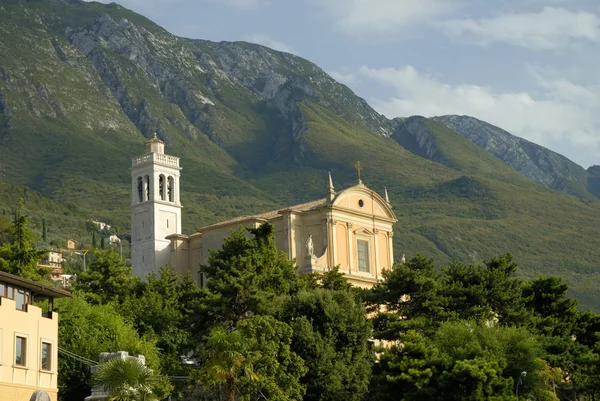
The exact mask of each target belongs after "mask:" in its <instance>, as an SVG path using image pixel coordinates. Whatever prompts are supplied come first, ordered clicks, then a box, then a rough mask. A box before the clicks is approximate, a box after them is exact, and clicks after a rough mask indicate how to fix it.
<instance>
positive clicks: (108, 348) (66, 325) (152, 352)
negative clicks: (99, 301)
mask: <svg viewBox="0 0 600 401" xmlns="http://www.w3.org/2000/svg"><path fill="white" fill-rule="evenodd" d="M55 310H56V311H57V312H58V313H59V315H60V324H59V333H58V338H59V346H60V347H61V348H64V349H65V350H67V351H70V352H73V353H75V354H77V355H80V356H82V357H84V358H87V359H91V360H93V361H96V360H98V356H99V355H100V353H101V352H116V351H128V352H129V353H130V354H132V355H138V354H141V355H144V356H145V358H146V361H147V364H148V367H149V368H151V369H155V370H156V371H157V373H158V371H159V360H160V355H159V350H158V348H157V347H156V343H155V341H153V340H151V339H147V338H143V337H141V336H140V335H139V334H138V333H137V331H136V330H135V328H134V327H133V326H132V325H130V324H128V323H127V322H126V321H125V319H124V318H123V317H122V316H121V315H120V314H119V313H118V311H117V310H116V309H115V307H113V306H112V305H93V304H89V303H87V302H86V301H85V300H84V299H83V298H82V297H79V296H77V294H76V295H75V296H74V297H73V298H66V299H59V300H57V301H56V305H55ZM58 371H59V378H58V386H59V393H60V399H61V400H63V401H79V400H82V399H83V398H85V397H87V396H88V395H89V394H90V391H91V386H90V384H91V373H90V371H89V366H86V365H84V364H82V363H81V362H79V361H77V360H75V359H72V358H70V357H68V356H65V355H62V354H61V357H60V358H59V366H58Z"/></svg>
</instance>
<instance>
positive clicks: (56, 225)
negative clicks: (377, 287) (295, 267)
mask: <svg viewBox="0 0 600 401" xmlns="http://www.w3.org/2000/svg"><path fill="white" fill-rule="evenodd" d="M0 20H1V21H2V24H0V170H1V171H2V174H0V178H1V179H2V180H3V181H4V182H3V183H2V186H0V207H2V208H4V209H5V210H9V209H10V208H12V207H14V203H15V199H16V198H17V195H20V194H21V193H24V194H25V198H26V208H28V212H29V213H31V214H32V216H33V217H34V222H35V223H36V227H37V228H38V229H39V221H40V219H42V218H46V219H49V220H50V216H48V214H49V213H50V212H49V211H48V210H53V211H54V212H52V213H51V214H52V219H51V221H50V223H51V224H50V227H49V232H50V233H53V234H52V235H55V238H60V239H62V238H67V237H75V239H78V240H79V241H80V243H87V244H89V243H90V241H91V238H90V234H89V233H86V232H85V230H83V229H82V228H83V227H85V219H87V218H92V217H93V218H95V219H97V220H100V221H104V222H106V223H109V224H111V225H112V226H118V227H120V228H121V232H122V233H123V234H124V235H125V236H127V231H128V230H129V204H130V199H131V194H130V190H131V178H130V176H129V167H130V164H131V158H132V157H133V156H137V155H140V154H141V153H143V141H144V140H145V138H148V137H151V136H152V135H153V134H154V133H155V132H156V133H157V134H158V136H159V137H160V138H161V139H162V140H164V141H165V142H166V143H167V152H168V153H169V154H172V155H176V156H179V157H181V165H182V167H183V171H182V179H181V182H182V194H181V198H182V203H183V205H184V216H183V224H184V232H186V233H189V232H192V231H193V230H194V229H195V228H196V227H198V226H201V225H206V224H210V223H214V222H218V221H220V220H224V219H227V218H230V217H233V216H238V215H244V214H251V213H258V212H261V211H265V210H271V209H274V208H276V207H281V206H285V205H289V204H294V203H301V202H303V201H309V200H314V199H318V198H320V197H322V196H323V195H324V194H325V191H326V185H327V171H331V172H332V175H333V179H334V184H335V187H336V189H341V188H344V187H347V186H350V185H354V183H355V182H356V172H355V171H354V169H353V167H352V166H353V165H354V163H355V162H356V160H360V161H361V164H362V165H363V166H364V172H363V175H362V178H363V181H364V182H365V184H366V185H368V186H369V187H370V188H372V189H374V190H377V191H379V192H383V189H384V187H387V188H388V192H389V195H390V200H391V202H392V205H393V207H394V210H395V212H396V214H397V216H398V219H399V222H398V224H397V225H396V227H395V231H396V235H395V236H394V241H395V250H396V254H397V256H398V257H399V256H400V255H401V254H402V253H406V254H407V256H409V257H410V256H412V255H414V254H416V253H418V252H420V253H423V254H426V255H428V256H431V257H434V258H435V259H436V261H437V262H439V263H445V262H447V261H449V260H450V259H451V258H457V259H460V260H464V261H469V262H479V261H481V260H483V259H484V258H489V257H492V256H494V255H497V254H499V253H504V252H509V251H510V252H512V253H513V254H514V255H515V257H516V259H517V261H519V263H520V266H521V269H520V271H519V274H521V275H522V276H525V277H535V276H537V275H538V274H542V273H543V274H552V275H559V276H561V277H563V278H564V279H565V280H566V281H567V282H568V283H569V284H570V285H571V289H572V293H573V295H575V296H577V297H578V298H579V299H580V300H581V304H582V307H584V308H587V307H593V308H595V309H596V310H600V301H598V299H600V298H599V297H598V295H600V266H599V265H598V260H600V249H599V248H598V247H597V245H596V242H597V241H596V238H598V237H599V235H600V224H598V223H599V220H600V202H598V201H597V200H595V199H578V198H576V197H573V196H570V195H568V194H565V193H562V192H560V191H556V190H554V189H551V188H548V187H546V186H544V185H540V184H538V183H536V182H534V181H533V180H531V179H529V178H527V177H526V176H525V175H523V174H521V173H520V172H518V171H517V170H515V168H513V167H511V166H510V165H509V164H507V163H505V162H503V161H502V160H500V159H499V158H498V157H496V156H495V155H494V154H492V153H490V152H488V151H486V150H485V149H483V148H481V147H480V146H477V145H476V144H473V143H472V142H471V141H470V140H468V139H467V138H465V137H464V136H463V135H461V134H460V133H459V132H457V130H455V129H453V128H452V127H449V126H448V124H446V123H445V122H443V121H439V120H435V119H426V118H422V117H411V118H407V119H394V120H388V119H386V118H385V117H384V116H382V115H380V114H378V113H377V112H376V111H375V110H373V109H372V108H371V107H370V106H369V105H368V104H367V102H365V101H364V100H363V99H361V98H359V97H357V96H356V95H355V94H354V93H353V92H352V91H351V90H350V89H349V88H348V87H346V86H344V85H341V84H339V83H337V82H336V81H335V80H333V79H332V78H331V77H330V76H328V75H327V74H326V73H325V72H324V71H323V70H322V69H320V68H319V67H318V66H316V65H315V64H313V63H311V62H309V61H307V60H305V59H302V58H300V57H297V56H294V55H291V54H288V53H282V52H278V51H275V50H272V49H268V48H266V47H263V46H259V45H254V44H250V43H246V42H233V43H232V42H219V43H215V42H210V41H205V40H192V39H186V38H180V37H176V36H174V35H171V34H170V33H168V32H167V31H165V30H164V29H162V28H161V27H159V26H157V25H156V24H154V23H153V22H151V21H149V20H148V19H146V18H144V17H142V16H140V15H138V14H135V13H133V12H131V11H130V10H127V9H125V8H123V7H121V6H119V5H117V4H114V3H112V4H108V5H105V4H100V3H88V2H83V1H78V0H30V1H27V2H24V1H16V0H4V1H2V2H1V3H0ZM587 174H588V175H589V176H590V177H592V178H593V179H595V180H598V179H600V174H598V173H597V172H595V171H593V172H588V173H587ZM590 180H592V179H591V178H590ZM3 188H4V190H3ZM6 188H10V190H9V191H7V190H6ZM2 191H4V192H2ZM38 196H40V197H42V198H43V201H42V200H40V201H34V198H36V197H38ZM42 198H41V199H42ZM36 202H37V203H36ZM44 205H46V206H44Z"/></svg>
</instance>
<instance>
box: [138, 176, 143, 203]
mask: <svg viewBox="0 0 600 401" xmlns="http://www.w3.org/2000/svg"><path fill="white" fill-rule="evenodd" d="M142 181H143V180H142V177H138V199H139V201H140V202H143V201H144V183H143V182H142Z"/></svg>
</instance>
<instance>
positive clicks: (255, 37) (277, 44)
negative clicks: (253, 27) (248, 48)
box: [246, 33, 295, 54]
mask: <svg viewBox="0 0 600 401" xmlns="http://www.w3.org/2000/svg"><path fill="white" fill-rule="evenodd" d="M246 40H247V41H248V42H252V43H258V44H259V45H263V46H267V47H270V48H271V49H275V50H279V51H281V52H286V53H293V54H295V53H294V50H293V49H292V48H291V47H290V46H288V45H286V44H285V43H283V42H281V41H279V40H276V39H273V38H272V37H271V36H269V35H267V34H264V33H254V34H252V35H249V36H247V37H246Z"/></svg>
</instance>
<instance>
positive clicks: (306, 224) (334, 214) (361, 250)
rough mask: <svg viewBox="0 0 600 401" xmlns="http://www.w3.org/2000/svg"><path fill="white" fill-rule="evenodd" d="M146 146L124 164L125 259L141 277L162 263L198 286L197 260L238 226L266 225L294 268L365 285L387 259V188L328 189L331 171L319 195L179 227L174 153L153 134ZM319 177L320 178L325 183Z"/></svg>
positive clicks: (390, 221)
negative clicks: (127, 199)
mask: <svg viewBox="0 0 600 401" xmlns="http://www.w3.org/2000/svg"><path fill="white" fill-rule="evenodd" d="M145 144H146V153H145V154H144V155H142V156H138V157H135V158H133V160H132V167H131V180H132V188H131V189H132V203H131V231H132V232H131V263H132V267H133V273H134V274H135V275H137V276H140V277H146V276H147V275H148V274H149V273H150V272H152V271H156V270H158V269H159V268H160V267H162V266H164V265H166V264H168V265H169V266H170V267H171V268H173V269H174V270H175V271H177V272H179V273H185V272H187V271H190V272H191V274H192V276H193V277H195V278H196V280H197V282H198V284H199V285H201V286H202V285H204V282H205V280H206V277H204V276H203V273H202V272H201V271H200V265H201V264H206V263H207V262H208V256H209V251H210V250H211V249H218V248H220V247H221V246H222V244H223V240H224V239H225V238H226V237H227V236H228V235H230V234H231V232H232V231H234V230H236V229H237V228H238V227H240V226H242V225H243V226H246V227H258V226H259V225H260V224H262V223H263V222H267V221H268V222H270V223H271V224H273V226H274V231H275V239H276V244H277V248H278V249H279V250H280V251H283V252H285V253H286V254H287V255H288V257H289V259H290V260H292V259H295V260H296V263H297V265H298V267H299V272H300V273H310V272H323V271H327V270H328V269H331V268H333V267H335V266H338V265H339V266H340V271H341V272H342V273H344V274H345V276H346V278H347V279H348V281H350V282H351V283H352V284H353V285H355V286H359V287H371V286H372V285H373V284H374V283H376V282H377V280H379V279H380V278H381V273H382V271H383V270H384V269H389V268H391V267H392V265H393V261H394V249H393V245H392V237H393V235H394V233H393V228H392V227H393V225H394V223H396V221H397V219H396V216H395V214H394V212H393V211H392V208H391V205H390V202H389V199H388V195H387V191H385V192H384V195H383V197H382V196H381V195H379V194H377V193H376V192H374V191H372V190H370V189H369V188H367V187H366V186H365V185H364V184H363V183H362V181H361V179H360V166H358V182H357V184H356V185H355V186H353V187H350V188H347V189H344V190H342V191H339V192H336V191H335V190H334V186H333V182H332V179H331V175H329V180H328V181H327V180H326V179H325V177H324V180H323V181H324V185H323V187H324V195H325V197H324V198H322V199H318V200H315V201H312V202H307V203H303V204H299V205H294V206H289V207H286V208H282V209H278V210H272V211H269V212H266V213H261V214H257V215H254V216H241V217H236V218H233V219H230V220H227V221H223V222H220V223H217V224H212V225H209V226H206V227H202V228H199V229H198V230H197V231H196V232H195V233H193V234H190V235H186V234H182V233H181V209H182V205H181V202H180V193H179V180H180V171H181V167H179V158H178V157H174V156H169V155H166V154H165V153H164V147H165V144H164V142H162V141H161V140H160V139H158V138H156V136H155V137H154V138H152V139H149V140H147V141H146V142H145ZM325 183H327V185H325Z"/></svg>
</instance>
